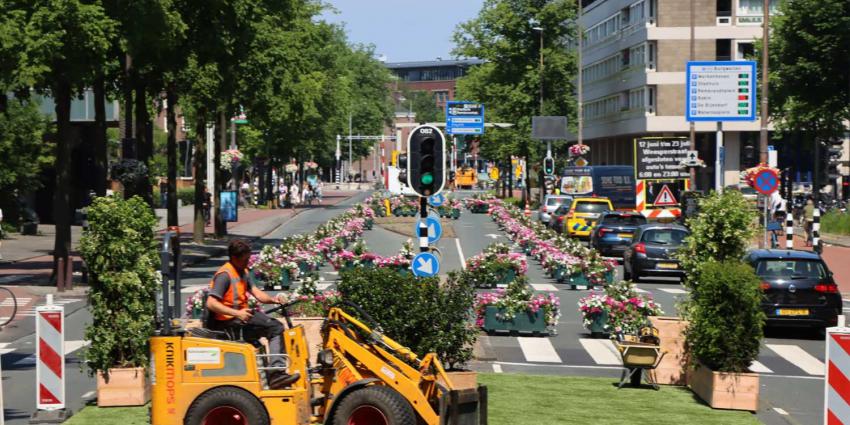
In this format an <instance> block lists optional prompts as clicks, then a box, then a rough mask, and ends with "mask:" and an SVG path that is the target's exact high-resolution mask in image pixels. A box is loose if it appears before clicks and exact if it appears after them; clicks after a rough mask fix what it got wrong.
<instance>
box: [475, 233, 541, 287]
mask: <svg viewBox="0 0 850 425" xmlns="http://www.w3.org/2000/svg"><path fill="white" fill-rule="evenodd" d="M466 269H467V271H469V272H471V273H472V276H473V280H474V281H475V284H476V286H478V287H483V288H494V287H496V286H499V285H508V284H510V283H511V282H513V281H514V280H515V279H516V278H517V277H518V276H524V275H525V273H526V272H527V271H528V261H527V260H526V258H525V256H524V255H522V254H517V253H513V252H510V248H509V247H508V246H507V245H505V244H500V243H495V244H491V245H490V246H488V247H487V248H486V249H485V250H484V252H482V253H481V254H478V255H475V256H473V257H470V258H469V259H468V260H467V261H466Z"/></svg>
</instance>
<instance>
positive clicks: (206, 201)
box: [203, 187, 213, 226]
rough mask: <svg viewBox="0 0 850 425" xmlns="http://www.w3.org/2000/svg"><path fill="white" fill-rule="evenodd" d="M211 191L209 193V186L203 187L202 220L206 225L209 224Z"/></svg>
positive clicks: (211, 201)
mask: <svg viewBox="0 0 850 425" xmlns="http://www.w3.org/2000/svg"><path fill="white" fill-rule="evenodd" d="M212 203H213V200H212V193H210V190H209V188H206V187H205V188H204V204H203V207H204V208H203V210H204V222H206V224H207V226H209V225H210V219H211V217H212Z"/></svg>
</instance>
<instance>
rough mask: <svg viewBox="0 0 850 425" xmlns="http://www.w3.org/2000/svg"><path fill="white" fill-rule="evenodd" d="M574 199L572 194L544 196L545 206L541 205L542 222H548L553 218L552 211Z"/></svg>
mask: <svg viewBox="0 0 850 425" xmlns="http://www.w3.org/2000/svg"><path fill="white" fill-rule="evenodd" d="M572 201H573V197H572V196H567V195H546V197H545V198H543V206H542V207H540V222H541V223H544V224H548V223H549V220H551V219H552V213H553V212H555V210H556V209H558V207H559V206H561V205H563V204H566V203H571V202H572Z"/></svg>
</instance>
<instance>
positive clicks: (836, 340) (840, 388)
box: [823, 327, 850, 425]
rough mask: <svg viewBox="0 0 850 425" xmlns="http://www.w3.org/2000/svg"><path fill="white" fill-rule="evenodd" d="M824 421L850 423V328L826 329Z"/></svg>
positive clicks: (835, 424) (838, 423)
mask: <svg viewBox="0 0 850 425" xmlns="http://www.w3.org/2000/svg"><path fill="white" fill-rule="evenodd" d="M824 381H825V385H824V387H825V388H824V398H823V399H824V406H823V411H824V412H823V423H824V424H826V425H842V424H850V328H845V327H841V328H828V329H827V330H826V379H825V380H824Z"/></svg>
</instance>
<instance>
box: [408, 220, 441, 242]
mask: <svg viewBox="0 0 850 425" xmlns="http://www.w3.org/2000/svg"><path fill="white" fill-rule="evenodd" d="M421 222H422V219H421V218H420V219H418V220H416V227H415V228H414V230H413V234H414V235H416V236H419V223H421ZM425 225H426V226H428V243H429V244H431V243H434V242H437V241H438V240H440V237H441V236H443V225H442V224H440V219H439V217H430V216H429V217H428V218H426V219H425Z"/></svg>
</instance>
